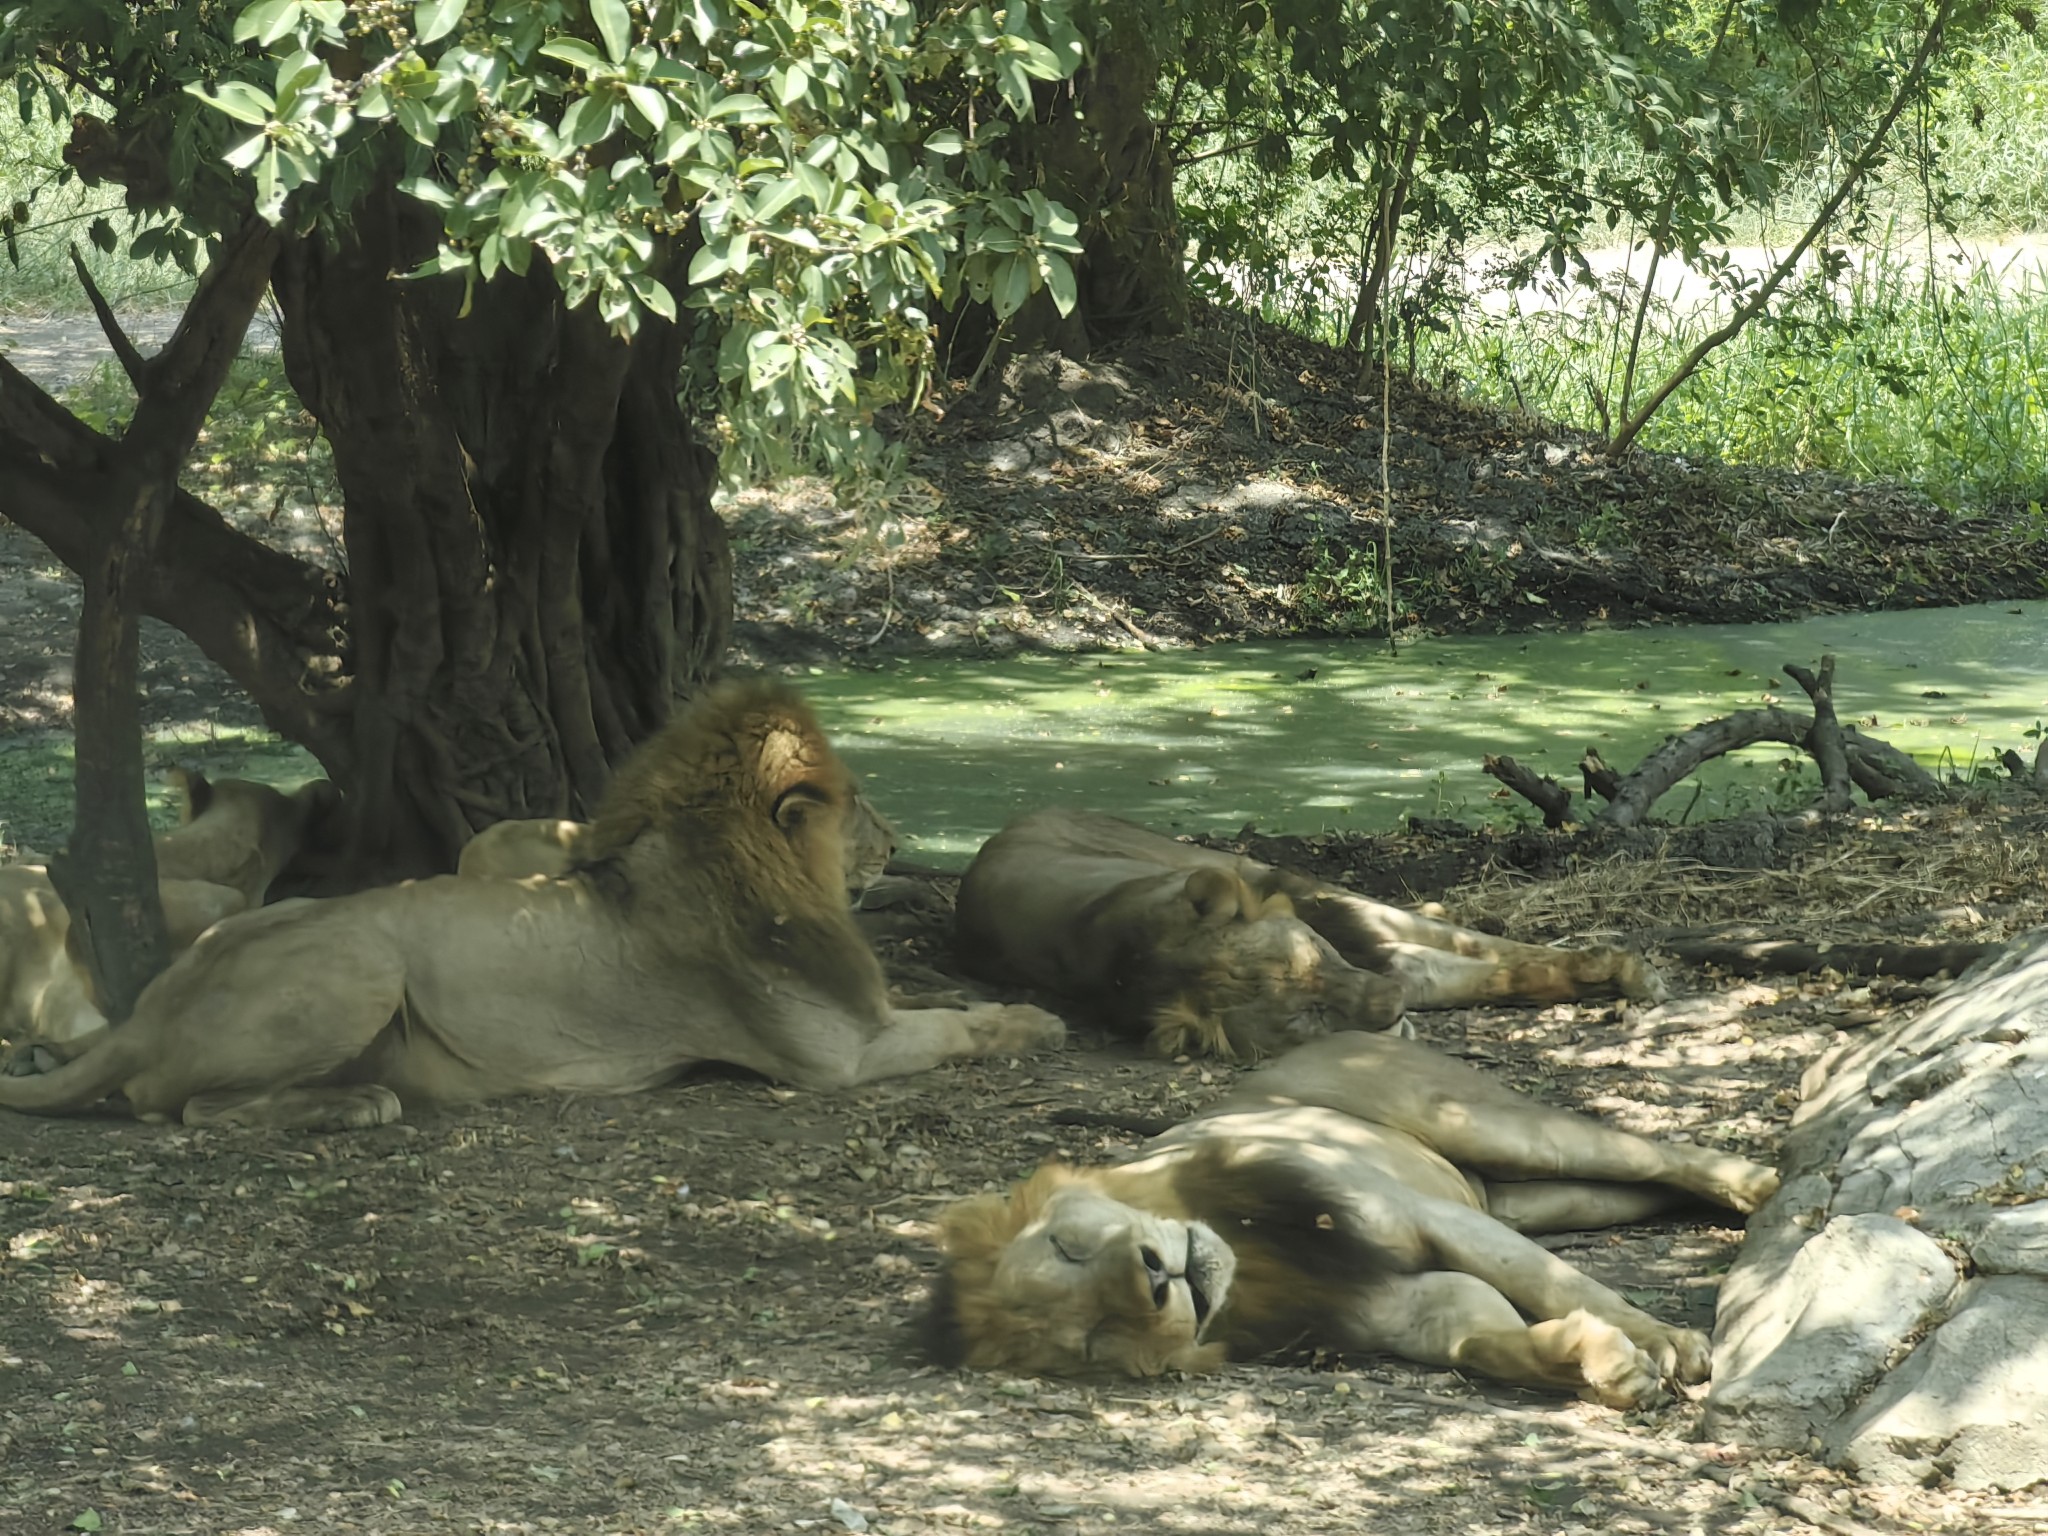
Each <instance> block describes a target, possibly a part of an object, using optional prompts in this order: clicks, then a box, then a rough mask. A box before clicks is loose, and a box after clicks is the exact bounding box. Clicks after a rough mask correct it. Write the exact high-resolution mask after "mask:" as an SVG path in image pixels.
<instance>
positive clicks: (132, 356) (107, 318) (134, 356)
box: [71, 241, 149, 395]
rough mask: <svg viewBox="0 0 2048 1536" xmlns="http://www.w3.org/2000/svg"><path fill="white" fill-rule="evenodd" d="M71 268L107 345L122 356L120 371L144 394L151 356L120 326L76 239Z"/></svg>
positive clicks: (116, 354) (115, 353)
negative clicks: (144, 353) (98, 320)
mask: <svg viewBox="0 0 2048 1536" xmlns="http://www.w3.org/2000/svg"><path fill="white" fill-rule="evenodd" d="M71 270H72V271H74V272H76V273H77V274H78V286H79V287H81V288H83V289H84V290H85V296H86V298H87V300H88V301H90V303H91V304H92V312H93V313H94V314H95V315H98V316H99V319H100V330H101V331H103V332H104V333H105V334H106V338H107V345H108V346H110V347H112V348H113V349H114V356H115V357H117V358H119V359H120V362H121V371H122V372H123V373H125V374H127V375H128V382H129V383H130V384H133V385H134V386H135V392H136V393H137V394H138V395H139V394H141V393H142V390H143V388H144V386H145V384H146V383H147V380H146V379H145V377H144V375H145V374H146V373H147V372H148V369H149V363H148V360H147V359H145V358H144V357H143V355H142V354H141V353H140V352H138V351H137V350H136V349H135V343H134V342H132V341H130V340H129V339H128V333H127V332H126V331H124V330H122V329H121V322H120V321H119V320H116V319H115V318H114V308H113V306H112V305H111V304H109V303H108V302H107V300H106V295H104V294H102V293H101V292H100V288H99V284H98V283H95V282H94V281H93V280H92V273H91V272H90V271H89V270H87V268H86V265H85V257H84V256H83V255H81V254H80V252H79V249H78V243H77V242H76V241H73V242H72V244H71Z"/></svg>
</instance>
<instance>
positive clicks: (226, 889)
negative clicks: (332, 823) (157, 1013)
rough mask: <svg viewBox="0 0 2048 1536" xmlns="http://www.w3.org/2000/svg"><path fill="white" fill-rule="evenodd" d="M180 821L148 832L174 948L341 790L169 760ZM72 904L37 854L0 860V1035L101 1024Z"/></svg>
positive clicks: (55, 1033) (316, 826)
mask: <svg viewBox="0 0 2048 1536" xmlns="http://www.w3.org/2000/svg"><path fill="white" fill-rule="evenodd" d="M171 782H172V786H173V788H174V789H175V790H176V791H177V794H178V803H179V815H180V822H179V825H178V826H176V827H174V828H172V829H171V830H170V831H168V832H159V833H158V834H156V836H155V837H154V838H153V839H152V842H153V844H154V846H155V850H156V869H157V882H158V884H157V892H158V895H159V897H160V899H161V900H162V902H163V907H164V920H165V924H166V926H167V928H168V931H169V934H170V940H171V947H172V949H173V950H174V951H176V950H182V949H185V948H187V947H188V946H189V945H191V943H192V942H193V941H194V940H195V939H197V938H198V937H199V935H200V934H202V933H204V932H205V931H206V930H207V929H208V928H211V927H212V926H213V925H214V924H215V923H217V922H219V921H220V920H221V919H222V918H224V917H228V916H231V915H232V914H234V913H236V912H240V911H243V910H244V909H246V908H249V907H253V906H260V905H261V904H262V901H263V895H264V892H265V891H267V890H268V889H269V887H270V883H271V881H272V880H274V879H275V878H276V877H277V875H278V873H279V872H280V871H281V870H283V868H284V867H285V866H286V865H287V864H288V863H290V862H291V860H292V859H293V858H294V857H295V856H296V855H297V854H298V853H299V851H300V849H301V848H302V847H303V846H304V844H305V843H306V841H307V839H308V838H309V837H311V836H317V835H319V833H320V828H321V824H322V822H323V819H324V818H325V817H327V816H328V815H330V814H331V813H332V812H333V811H334V809H335V808H336V806H337V805H338V804H339V801H340V795H339V793H338V792H337V791H336V789H335V787H334V786H333V785H332V784H330V783H329V782H328V781H327V780H325V779H315V780H313V781H312V782H310V783H307V784H303V785H301V786H300V787H299V788H298V789H296V790H294V791H293V792H291V793H290V794H286V793H283V792H282V791H279V790H276V789H273V788H271V787H270V786H269V785H268V784H256V783H251V782H248V781H246V780H242V779H222V780H220V781H218V782H213V781H210V780H208V779H207V777H206V776H205V775H204V774H202V773H199V772H196V771H191V772H188V771H187V770H185V769H182V768H180V769H173V770H172V773H171ZM76 951H77V946H76V942H75V936H74V935H73V933H72V931H71V914H70V912H69V911H68V910H67V909H66V908H65V906H64V902H63V899H62V898H61V897H60V896H58V894H57V890H56V887H55V886H54V885H52V884H51V883H50V877H49V872H48V869H47V867H46V866H45V865H42V864H40V863H28V862H21V863H15V864H10V865H8V866H6V867H5V868H4V869H0V1038H5V1039H7V1040H9V1041H11V1042H13V1043H15V1044H17V1045H19V1044H24V1043H42V1044H46V1045H51V1046H65V1045H68V1044H70V1043H71V1042H73V1041H76V1040H80V1039H83V1038H84V1037H86V1036H88V1035H90V1034H92V1033H94V1032H95V1031H97V1030H100V1029H104V1028H105V1027H106V1022H107V1021H106V1018H105V1017H104V1015H102V1014H101V1013H100V1010H99V1006H98V1001H97V999H96V997H95V996H94V993H93V986H92V978H91V975H90V973H89V972H88V970H87V968H86V966H85V963H84V960H83V957H82V956H81V955H79V954H78V953H77V952H76Z"/></svg>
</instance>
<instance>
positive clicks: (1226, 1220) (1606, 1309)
mask: <svg viewBox="0 0 2048 1536" xmlns="http://www.w3.org/2000/svg"><path fill="white" fill-rule="evenodd" d="M1777 1186H1778V1176H1777V1174H1776V1173H1774V1172H1773V1171H1772V1170H1770V1169H1768V1168H1765V1167H1763V1166H1761V1165H1759V1164H1757V1163H1752V1162H1749V1161H1748V1160H1747V1159H1744V1158H1741V1157H1736V1156H1734V1155H1732V1154H1729V1153H1724V1152H1715V1151H1712V1150H1710V1149H1708V1148H1705V1147H1697V1146H1675V1145H1666V1144H1663V1143H1660V1142H1654V1141H1648V1140H1645V1139H1644V1138H1643V1137H1640V1136H1633V1135H1630V1134H1628V1133H1626V1132H1624V1131H1617V1130H1612V1129H1610V1128H1608V1127H1606V1126H1604V1125H1602V1124H1600V1123H1599V1122H1598V1121H1596V1120H1593V1119H1591V1118H1589V1117H1587V1116H1584V1115H1576V1114H1571V1113H1568V1112H1566V1111H1564V1110H1559V1109H1551V1108H1549V1107H1547V1106H1545V1105H1542V1104H1539V1103H1537V1102H1536V1101H1535V1100H1533V1099H1530V1098H1527V1097H1525V1096H1524V1095H1522V1094H1519V1093H1516V1092H1514V1091H1513V1090H1511V1089H1509V1088H1505V1087H1502V1086H1501V1085H1499V1084H1497V1083H1495V1082H1493V1081H1492V1080H1490V1079H1488V1078H1486V1077H1484V1076H1483V1075H1481V1074H1480V1073H1478V1072H1475V1071H1473V1070H1472V1069H1471V1068H1469V1067H1466V1066H1463V1065H1461V1064H1459V1063H1457V1062H1454V1061H1452V1060H1450V1059H1449V1058H1448V1057H1444V1056H1441V1055H1438V1054H1437V1053H1436V1052H1434V1051H1431V1050H1429V1049H1427V1048H1426V1047H1424V1046H1421V1045H1417V1044H1414V1043H1412V1042H1410V1041H1406V1040H1401V1039H1396V1038H1393V1037H1390V1036H1387V1035H1368V1034H1358V1033H1351V1034H1344V1035H1335V1036H1330V1037H1328V1038H1325V1039H1322V1040H1318V1041H1315V1042H1313V1043H1311V1044H1308V1045H1304V1046H1301V1047H1299V1048H1298V1049H1296V1050H1294V1051H1292V1052H1289V1053H1288V1054H1287V1055H1286V1056H1283V1057H1281V1058H1280V1059H1279V1060H1277V1061H1275V1062H1273V1063H1272V1064H1271V1065H1269V1066H1267V1067H1266V1068H1265V1069H1264V1070H1262V1071H1258V1072H1254V1073H1252V1074H1250V1075H1248V1076H1247V1077H1245V1078H1244V1079H1243V1080H1242V1081H1241V1082H1240V1083H1239V1084H1238V1086H1237V1088H1236V1090H1235V1091H1234V1092H1232V1093H1231V1094H1230V1095H1228V1096H1227V1097H1226V1098H1224V1099H1223V1100H1221V1101H1220V1102H1218V1103H1216V1104H1214V1105H1211V1106H1210V1107H1209V1108H1208V1109H1206V1110H1204V1111H1202V1112H1201V1113H1200V1114H1198V1115H1197V1116H1196V1117H1195V1118H1194V1119H1192V1120H1189V1121H1187V1122H1186V1123H1185V1124H1183V1125H1180V1126H1177V1127H1175V1128H1174V1129H1173V1130H1171V1131H1168V1132H1167V1133H1166V1134H1165V1135H1163V1136H1160V1137H1158V1138H1156V1139H1155V1140H1153V1141H1152V1142H1150V1143H1148V1144H1147V1146H1146V1147H1145V1148H1143V1149H1142V1150H1141V1151H1140V1152H1139V1153H1138V1155H1137V1156H1136V1157H1135V1158H1134V1159H1133V1160H1132V1161H1130V1162H1128V1163H1124V1164H1122V1165H1121V1166H1116V1167H1107V1168H1091V1169H1085V1170H1083V1169H1074V1168H1071V1167H1067V1166H1064V1165H1060V1164H1048V1165H1047V1166H1046V1167H1044V1168H1041V1169H1040V1170H1039V1171H1038V1172H1037V1173H1036V1174H1035V1175H1033V1176H1032V1177H1031V1178H1030V1179H1028V1180H1027V1181H1025V1182H1024V1183H1022V1184H1020V1185H1018V1186H1017V1187H1016V1188H1014V1189H1012V1190H1011V1191H1010V1192H1009V1193H1008V1194H1007V1195H1001V1194H989V1195H977V1196H975V1197H973V1198H971V1199H968V1200H964V1201H962V1202H960V1203H959V1204H957V1205H954V1206H952V1207H951V1208H950V1209H948V1210H947V1211H946V1212H945V1213H944V1214H943V1215H942V1216H941V1217H940V1219H939V1226H940V1234H941V1241H942V1244H943V1247H944V1250H945V1255H946V1258H945V1268H944V1269H943V1271H942V1272H941V1274H940V1276H939V1280H938V1283H937V1286H936V1288H935V1291H934V1295H933V1301H932V1307H931V1311H930V1313H929V1315H928V1317H927V1319H926V1323H927V1345H928V1348H929V1349H930V1352H931V1353H932V1355H933V1356H934V1358H936V1359H937V1360H938V1361H939V1362H940V1363H942V1364H946V1365H968V1366H975V1367H980V1368H984V1369H997V1370H1011V1371H1021V1372H1032V1373H1043V1374H1051V1375H1073V1374H1086V1373H1111V1374H1122V1375H1130V1376H1153V1375H1157V1374H1159V1373H1160V1372H1163V1371H1171V1370H1187V1371H1195V1370H1204V1369H1211V1368H1214V1367H1215V1366H1216V1365H1218V1364H1220V1363H1221V1362H1223V1361H1225V1360H1249V1359H1256V1358H1259V1357H1261V1356H1266V1355H1273V1354H1281V1353H1287V1352H1292V1351H1296V1350H1301V1349H1309V1348H1324V1349H1337V1350H1355V1351H1361V1352H1363V1351H1377V1352H1384V1353H1388V1354H1394V1355H1399V1356H1401V1357H1402V1358H1404V1359H1408V1360H1414V1361H1417V1362H1420V1363H1422V1364H1425V1365H1436V1366H1450V1367H1455V1368H1458V1369H1462V1370H1470V1371H1475V1372H1477V1373H1479V1374H1480V1375H1483V1376H1490V1377H1493V1378H1495V1379H1497V1380H1500V1381H1508V1382H1516V1383H1520V1384H1523V1385H1527V1386H1548V1387H1559V1388H1566V1389H1569V1390H1572V1391H1576V1392H1578V1393H1580V1394H1581V1395H1582V1396H1585V1397H1588V1398H1591V1399H1592V1400H1594V1401H1596V1402H1600V1403H1605V1404H1607V1405H1609V1406H1610V1407H1615V1408H1633V1407H1636V1406H1638V1405H1640V1404H1643V1403H1647V1402H1650V1401H1652V1400H1654V1399H1655V1398H1656V1397H1657V1396H1658V1395H1659V1394H1660V1392H1661V1391H1662V1384H1663V1383H1665V1382H1679V1383H1685V1384H1692V1383H1696V1382H1699V1381H1703V1380H1705V1379H1706V1376H1707V1373H1708V1365H1709V1358H1708V1346H1707V1340H1706V1337H1705V1336H1704V1335H1703V1334H1700V1333H1698V1332H1695V1331H1693V1330H1691V1329H1686V1328H1674V1327H1671V1326H1670V1325H1668V1324H1666V1323H1662V1322H1659V1321H1658V1320H1657V1319H1656V1318H1654V1317H1652V1316H1650V1315H1649V1314H1648V1313H1646V1312H1643V1311H1640V1310H1638V1309H1637V1308H1635V1307H1633V1306H1631V1305H1630V1304H1629V1303H1628V1302H1626V1301H1624V1300H1623V1299H1622V1298H1621V1297H1620V1296H1618V1295H1616V1294H1615V1293H1614V1292H1613V1291H1611V1290H1609V1289H1608V1288H1607V1287H1606V1286H1604V1285H1601V1284H1599V1283H1597V1282H1596V1281H1594V1280H1591V1279H1589V1278H1588V1277H1586V1276H1585V1275H1582V1274H1580V1273H1579V1272H1578V1271H1577V1270H1575V1269H1573V1268H1572V1267H1571V1266H1570V1265H1568V1264H1566V1263H1565V1262H1564V1261H1563V1260H1561V1259H1559V1258H1557V1257H1556V1256H1555V1255H1554V1254H1552V1253H1550V1252H1549V1251H1548V1250H1546V1249H1544V1248H1542V1247H1540V1246H1538V1245H1537V1244H1536V1243H1534V1242H1532V1241H1531V1240H1530V1239H1529V1237H1528V1236H1526V1235H1525V1234H1528V1233H1540V1232H1560V1231H1576V1230H1582V1229H1589V1228H1598V1227H1606V1226H1613V1225H1617V1224H1619V1223H1623V1222H1628V1221H1634V1220H1639V1219H1641V1218H1643V1217H1646V1216H1650V1215H1652V1214H1654V1213H1656V1212H1659V1211H1662V1210H1665V1209H1668V1208H1670V1207H1672V1206H1674V1205H1678V1204H1680V1203H1682V1202H1683V1201H1685V1200H1686V1199H1687V1198H1688V1197H1693V1198H1697V1199H1701V1200H1706V1201H1710V1202H1712V1203H1714V1204H1716V1205H1720V1206H1725V1207H1727V1208H1729V1209H1731V1210H1736V1211H1744V1212H1747V1211H1753V1210H1755V1209H1756V1208H1757V1207H1758V1206H1759V1205H1761V1204H1762V1203H1763V1202H1764V1201H1765V1200H1767V1199H1768V1198H1769V1197H1770V1195H1771V1194H1772V1192H1773V1191H1774V1190H1776V1188H1777Z"/></svg>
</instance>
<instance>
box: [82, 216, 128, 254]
mask: <svg viewBox="0 0 2048 1536" xmlns="http://www.w3.org/2000/svg"><path fill="white" fill-rule="evenodd" d="M85 237H86V239H88V240H90V241H91V242H92V244H93V249H94V250H96V251H104V252H106V253H107V254H108V255H110V256H111V255H112V254H113V252H114V247H115V246H117V245H119V244H120V243H121V237H120V236H118V235H116V234H115V233H114V226H113V225H111V224H109V223H108V222H107V220H106V217H105V215H101V216H100V217H99V218H97V219H94V220H93V221H92V223H91V224H90V225H88V226H87V227H86V231H85Z"/></svg>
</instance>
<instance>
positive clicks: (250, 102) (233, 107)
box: [185, 80, 276, 127]
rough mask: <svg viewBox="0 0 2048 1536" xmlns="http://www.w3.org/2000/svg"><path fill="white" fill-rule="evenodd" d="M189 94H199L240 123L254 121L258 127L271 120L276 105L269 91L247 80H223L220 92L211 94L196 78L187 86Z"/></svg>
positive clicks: (207, 102)
mask: <svg viewBox="0 0 2048 1536" xmlns="http://www.w3.org/2000/svg"><path fill="white" fill-rule="evenodd" d="M185 90H186V91H187V93H188V94H190V95H193V96H197V97H198V98H199V99H200V100H201V101H203V102H205V103H206V104H207V105H208V106H209V107H212V108H213V109H214V110H215V111H217V112H225V113H227V115H228V116H229V117H232V118H233V119H234V120H235V121H236V122H238V123H254V124H256V125H257V126H258V127H261V126H262V125H263V124H265V123H267V122H269V121H270V114H271V111H272V109H273V107H274V106H275V105H276V104H275V103H274V102H272V101H271V99H270V94H269V92H267V91H263V90H260V89H258V88H257V87H256V86H253V85H251V84H249V82H248V81H246V80H223V81H222V82H221V86H220V94H219V95H217V96H209V95H207V94H206V87H204V86H203V85H200V84H199V83H198V82H197V81H196V80H195V81H194V82H192V84H190V85H188V86H186V87H185Z"/></svg>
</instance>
